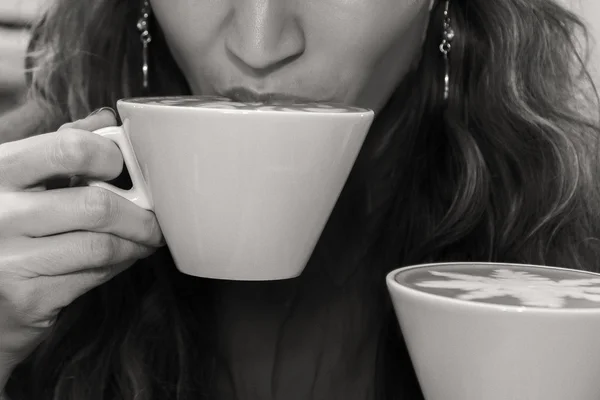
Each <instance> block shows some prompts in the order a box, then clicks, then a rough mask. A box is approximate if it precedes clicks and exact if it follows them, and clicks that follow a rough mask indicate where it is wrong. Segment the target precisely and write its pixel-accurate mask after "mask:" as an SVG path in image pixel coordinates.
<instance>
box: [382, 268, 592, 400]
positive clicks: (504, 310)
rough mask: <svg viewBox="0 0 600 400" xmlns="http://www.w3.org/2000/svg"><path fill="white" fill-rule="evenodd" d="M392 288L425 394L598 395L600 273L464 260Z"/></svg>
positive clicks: (436, 399)
mask: <svg viewBox="0 0 600 400" xmlns="http://www.w3.org/2000/svg"><path fill="white" fill-rule="evenodd" d="M387 286H388V289H389V292H390V295H391V298H392V301H393V304H394V309H395V311H396V316H397V317H398V321H399V323H400V328H401V330H402V333H403V335H404V338H405V341H406V344H407V347H408V351H409V354H410V357H411V360H412V363H413V365H414V367H415V371H416V373H417V377H418V379H419V383H420V385H421V388H422V390H423V394H424V396H425V399H426V400H598V399H600V339H599V338H600V275H598V274H592V273H586V272H578V271H573V270H568V269H562V268H552V267H543V266H533V265H519V264H500V263H475V262H464V263H445V264H428V265H417V266H413V267H407V268H402V269H398V270H395V271H392V272H391V273H390V274H388V276H387Z"/></svg>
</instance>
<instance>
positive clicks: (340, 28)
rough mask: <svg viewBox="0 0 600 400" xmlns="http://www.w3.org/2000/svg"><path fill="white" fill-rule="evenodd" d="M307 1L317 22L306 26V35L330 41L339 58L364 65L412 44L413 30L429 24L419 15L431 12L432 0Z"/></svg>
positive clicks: (422, 28)
mask: <svg viewBox="0 0 600 400" xmlns="http://www.w3.org/2000/svg"><path fill="white" fill-rule="evenodd" d="M308 3H311V4H312V6H310V7H311V10H312V13H311V18H310V19H309V21H311V25H312V24H314V25H315V26H314V29H311V26H310V25H309V26H308V27H307V36H309V37H311V36H312V39H313V41H314V42H315V43H321V47H322V46H323V44H325V43H327V46H328V47H329V49H327V51H329V52H330V54H335V55H336V58H337V59H338V60H346V61H347V62H351V65H356V66H360V67H361V68H365V67H369V66H373V65H374V64H376V63H377V62H378V61H379V59H381V58H382V57H384V56H385V55H386V53H388V52H389V51H390V50H391V49H393V48H397V47H398V46H401V44H402V43H407V44H410V43H411V42H412V41H413V40H414V37H413V36H414V35H413V34H412V32H413V31H415V30H417V31H418V32H419V33H422V32H423V30H424V29H425V28H426V27H425V26H424V23H423V18H420V16H422V15H423V14H428V9H429V4H430V0H325V2H324V3H326V4H328V6H321V7H319V6H317V3H323V1H322V0H309V1H308ZM319 8H321V9H319ZM317 13H318V14H320V15H321V17H317V16H316V14H317ZM332 16H333V17H332ZM321 19H326V21H321ZM317 24H319V27H317ZM317 47H319V45H316V46H315V48H317ZM320 51H325V50H323V49H321V50H320ZM338 57H341V58H338Z"/></svg>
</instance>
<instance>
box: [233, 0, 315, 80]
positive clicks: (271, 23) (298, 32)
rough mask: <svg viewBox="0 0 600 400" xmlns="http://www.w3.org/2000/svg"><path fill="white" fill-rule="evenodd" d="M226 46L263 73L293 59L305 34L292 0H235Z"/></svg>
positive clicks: (239, 59) (300, 48) (238, 58)
mask: <svg viewBox="0 0 600 400" xmlns="http://www.w3.org/2000/svg"><path fill="white" fill-rule="evenodd" d="M233 4H234V5H233V7H232V11H231V14H230V16H229V24H228V26H227V36H226V41H225V43H226V47H227V50H228V52H229V53H230V55H232V56H233V57H234V58H235V59H236V61H237V62H238V63H241V64H243V66H244V67H246V68H247V69H250V70H251V72H253V73H255V74H258V75H262V74H266V73H269V72H271V71H272V70H274V69H277V68H281V67H282V66H284V65H286V64H288V63H290V62H292V61H293V60H295V59H296V58H298V57H299V56H300V55H301V54H302V53H303V52H304V49H305V37H304V32H303V30H302V27H301V24H300V22H299V20H298V16H297V15H296V13H295V12H294V9H293V1H290V0H233Z"/></svg>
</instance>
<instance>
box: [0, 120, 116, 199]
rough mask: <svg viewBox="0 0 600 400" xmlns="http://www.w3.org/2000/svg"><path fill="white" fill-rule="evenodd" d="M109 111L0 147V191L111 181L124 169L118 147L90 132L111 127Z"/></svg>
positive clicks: (111, 121) (112, 121)
mask: <svg viewBox="0 0 600 400" xmlns="http://www.w3.org/2000/svg"><path fill="white" fill-rule="evenodd" d="M114 122H115V118H114V116H113V115H112V114H111V113H110V112H104V113H101V114H98V115H94V116H90V117H88V118H86V119H85V120H82V121H78V122H75V123H72V124H67V125H65V126H63V127H61V128H60V129H59V130H58V131H56V132H52V133H47V134H45V135H38V136H32V137H29V138H26V139H21V140H17V141H13V142H7V143H3V144H0V190H1V189H2V188H7V189H9V190H10V189H17V190H18V189H27V188H29V187H31V186H34V185H36V184H39V183H41V182H44V181H46V180H48V179H51V178H57V177H71V176H74V175H79V176H84V177H87V178H93V179H101V180H110V179H114V178H116V177H117V176H119V174H120V173H121V171H122V169H123V158H122V155H121V152H120V151H119V148H118V147H117V145H116V144H115V143H113V142H112V141H111V140H110V139H107V138H104V137H101V136H99V135H96V134H94V133H92V132H90V130H95V129H99V128H102V127H103V126H110V124H111V123H112V124H114Z"/></svg>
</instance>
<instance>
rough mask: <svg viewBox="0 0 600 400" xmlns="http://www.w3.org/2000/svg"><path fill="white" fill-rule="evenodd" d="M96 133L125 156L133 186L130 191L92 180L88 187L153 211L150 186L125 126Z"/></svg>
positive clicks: (111, 127) (104, 129)
mask: <svg viewBox="0 0 600 400" xmlns="http://www.w3.org/2000/svg"><path fill="white" fill-rule="evenodd" d="M94 133H95V134H97V135H100V136H103V137H105V138H107V139H110V140H112V141H113V142H115V144H116V145H117V146H118V147H119V149H120V150H121V153H122V154H123V160H124V161H125V166H126V167H127V170H128V171H129V176H130V177H131V182H132V183H133V185H132V187H131V189H129V190H123V189H120V188H118V187H116V186H114V185H111V184H110V183H106V182H102V181H97V180H90V181H88V182H87V185H88V186H96V187H101V188H104V189H106V190H110V191H111V192H113V193H116V194H118V195H119V196H121V197H124V198H126V199H127V200H129V201H131V202H132V203H134V204H135V205H137V206H139V207H142V208H145V209H146V210H153V208H154V204H153V202H152V198H151V197H150V195H149V193H150V191H149V190H148V186H147V185H146V182H145V181H144V177H143V175H142V171H141V169H140V167H139V164H138V161H137V158H136V157H135V154H134V153H133V149H132V148H131V144H130V143H129V139H128V138H127V136H126V134H125V129H123V126H110V127H108V128H102V129H98V130H96V131H94Z"/></svg>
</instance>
